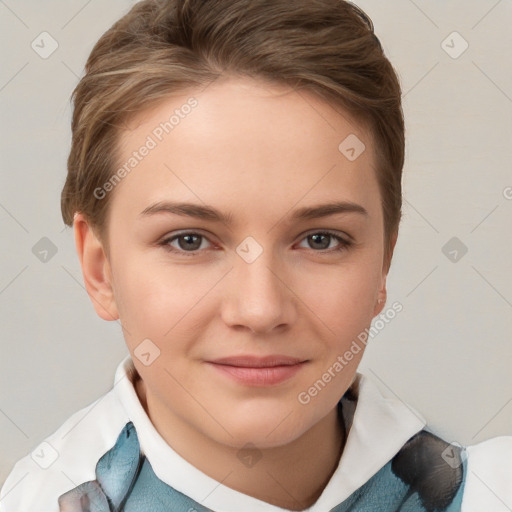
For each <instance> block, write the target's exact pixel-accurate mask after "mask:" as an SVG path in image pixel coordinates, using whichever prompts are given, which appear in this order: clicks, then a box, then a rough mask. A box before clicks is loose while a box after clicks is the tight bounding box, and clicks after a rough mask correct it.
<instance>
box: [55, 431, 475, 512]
mask: <svg viewBox="0 0 512 512" xmlns="http://www.w3.org/2000/svg"><path fill="white" fill-rule="evenodd" d="M465 468H466V464H465V457H464V451H463V450H461V449H460V448H457V447H455V446H453V445H450V444H448V443H446V442H444V441H442V440H441V439H439V438H438V437H436V436H434V435H433V434H431V433H429V432H427V431H425V430H423V431H421V432H419V433H418V434H416V435H415V436H413V437H412V438H411V439H410V440H409V441H408V442H407V443H406V444H405V445H404V447H403V448H402V449H401V450H400V451H399V452H398V453H397V455H396V456H395V457H394V458H393V459H392V460H391V461H390V462H389V463H388V464H386V465H385V466H384V467H383V468H382V469H381V470H380V471H379V472H378V473H377V474H375V475H374V476H373V477H372V478H371V479H370V480H368V482H366V483H365V484H364V485H363V486H362V487H360V488H359V489H358V490H357V491H356V492H354V493H353V494H352V495H351V496H350V497H349V498H348V499H347V500H345V501H344V502H343V503H340V504H339V505H338V506H336V507H334V508H333V509H332V510H331V511H330V512H356V511H360V512H363V511H364V512H372V511H375V512H398V511H400V512H456V511H460V509H461V504H462V495H463V488H464V475H465ZM59 507H60V508H59V510H60V512H140V511H141V510H151V512H169V511H173V512H190V511H191V510H192V511H195V512H211V510H210V509H208V508H206V507H204V506H202V505H200V504H199V503H197V502H195V501H194V500H192V499H191V498H189V497H187V496H185V495H184V494H182V493H180V492H178V491H176V490H175V489H173V488H172V487H171V486H169V485H167V484H166V483H164V482H162V481H161V480H160V479H159V478H158V477H157V476H156V475H155V473H154V472H153V469H152V467H151V464H150V463H149V461H148V460H147V458H146V457H144V456H143V455H142V454H141V452H140V446H139V441H138V437H137V432H136V430H135V427H134V425H133V423H132V422H129V423H127V424H126V425H125V427H124V428H123V430H122V432H121V434H120V435H119V437H118V439H117V442H116V444H115V446H114V447H113V448H112V449H111V450H109V451H108V452H107V453H106V454H105V455H103V457H101V459H100V460H99V461H98V464H97V466H96V480H93V481H91V482H86V483H84V484H82V485H80V486H78V487H76V488H75V489H73V490H71V491H69V492H67V493H66V494H64V495H62V496H61V497H60V498H59Z"/></svg>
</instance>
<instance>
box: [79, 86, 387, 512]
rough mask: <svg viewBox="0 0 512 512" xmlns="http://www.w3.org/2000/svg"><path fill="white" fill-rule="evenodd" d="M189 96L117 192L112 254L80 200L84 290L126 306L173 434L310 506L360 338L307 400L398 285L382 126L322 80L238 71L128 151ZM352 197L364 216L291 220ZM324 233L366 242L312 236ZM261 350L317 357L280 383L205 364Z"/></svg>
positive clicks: (338, 440)
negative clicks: (330, 95) (151, 351)
mask: <svg viewBox="0 0 512 512" xmlns="http://www.w3.org/2000/svg"><path fill="white" fill-rule="evenodd" d="M191 96H193V97H194V98H196V99H197V101H198V106H197V107H196V108H195V109H194V110H193V111H192V113H190V114H189V115H188V116H186V117H185V118H184V119H182V120H181V121H180V124H179V125H178V126H177V127H176V128H175V129H174V130H173V131H172V132H171V133H170V134H168V135H166V136H165V137H164V138H163V140H162V141H161V142H160V143H159V144H158V146H157V147H156V148H155V149H153V150H152V151H151V152H150V153H149V155H148V156H146V157H145V158H144V159H143V160H142V161H141V162H140V163H139V164H138V166H137V167H136V168H135V169H134V170H133V171H132V172H131V173H130V174H129V175H128V176H127V177H126V178H124V179H123V180H122V181H121V183H119V184H118V185H117V187H116V188H115V190H114V191H113V192H110V193H111V194H112V196H111V197H110V199H111V205H110V216H109V219H108V243H109V247H110V250H109V251H107V250H106V249H105V247H104V246H103V245H102V243H101V240H100V238H99V237H98V236H96V234H95V231H94V230H93V229H92V228H91V227H90V226H89V224H88V223H87V219H86V218H85V217H84V216H83V215H82V214H81V213H78V214H76V216H75V223H74V229H75V238H76V246H77V251H78V255H79V258H80V262H81V265H82V270H83V276H84V280H85V285H86V289H87V292H88V293H89V295H90V297H91V300H92V302H93V304H94V307H95V309H96V311H97V313H98V315H99V316H100V317H102V318H104V319H105V320H115V319H120V321H121V324H122V326H123V332H124V336H125V339H126V343H127V346H128V348H129V350H130V352H131V354H132V359H133V361H134V364H135V367H136V369H137V371H138V373H139V374H140V376H141V377H142V380H140V381H138V383H137V386H136V389H137V393H138V395H139V397H140V400H141V403H142V404H143V405H144V407H145V408H146V411H147V413H148V415H149V417H150V419H151V421H152V422H153V424H154V425H155V427H156V429H157V430H158V432H159V433H160V435H161V436H162V437H163V438H164V439H165V440H166V441H167V443H168V444H169V445H170V446H171V447H172V448H173V449H174V450H175V451H176V452H178V453H179V454H180V455H181V456H182V457H183V458H185V459H186V460H188V461H189V462H190V463H192V464H193V465H194V466H196V467H197V468H198V469H200V470H201V471H203V472H204V473H206V474H208V475H209V476H211V477H213V478H215V479H216V480H218V481H222V483H223V484H224V485H226V486H229V487H231V488H233V489H236V490H238V491H240V492H243V493H245V494H248V495H250V496H254V497H256V498H258V499H260V500H264V501H266V502H268V503H272V504H274V505H277V506H281V507H283V508H286V509H290V510H302V509H304V508H306V507H308V506H310V505H311V504H312V503H314V502H315V501H316V500H317V499H318V497H319V496H320V494H321V492H322V490H323V489H324V487H325V485H326V484H327V482H328V481H329V478H330V477H331V475H332V473H333V471H334V470H335V468H336V466H337V464H338V462H339V456H340V453H341V451H342V448H343V443H344V432H343V428H342V426H341V425H340V422H339V421H338V419H337V410H336V405H337V403H338V401H339V399H340V398H341V396H342V395H343V393H344V392H345V391H346V390H347V388H348V387H349V385H350V384H351V382H352V380H353V378H354V375H355V372H356V370H357V366H358V364H359V361H360V359H361V357H362V355H363V350H361V351H360V352H359V353H358V354H357V355H355V356H354V358H353V359H352V361H350V363H349V364H348V365H347V366H345V367H344V368H343V370H342V371H340V372H339V373H337V374H336V377H335V378H333V379H332V380H331V382H329V383H328V385H326V386H325V388H324V389H322V390H321V392H319V393H318V394H317V396H315V397H313V398H312V399H311V401H310V402H309V403H308V404H302V403H300V402H299V400H298V398H297V397H298V395H299V393H301V392H303V391H307V390H308V388H310V387H311V386H312V384H313V383H314V382H315V381H317V380H318V379H320V378H321V377H322V374H324V373H325V372H326V371H327V369H328V368H329V367H332V365H333V363H334V362H335V361H336V360H337V357H338V356H339V355H342V354H344V352H345V351H346V350H347V349H348V348H349V347H350V345H351V343H352V341H353V340H354V339H356V337H357V335H358V334H359V333H360V332H362V331H364V329H365V328H367V327H369V325H370V322H371V320H372V318H373V317H374V316H376V315H378V314H379V313H380V312H381V311H382V310H383V308H384V304H385V299H386V275H387V271H388V266H387V265H386V263H385V258H384V226H383V216H382V207H381V199H380V193H379V187H378V184H377V179H376V176H375V170H374V168H375V157H374V154H373V150H372V148H373V142H372V138H371V136H370V134H369V133H368V132H367V131H366V130H365V129H364V127H363V126H362V125H360V124H358V123H357V122H356V121H355V120H353V119H351V118H350V116H349V115H348V114H347V113H345V112H342V111H340V109H339V108H338V107H336V109H334V108H333V106H331V105H329V104H328V103H325V102H324V101H322V100H320V99H318V98H316V97H314V96H313V95H311V94H309V93H304V92H301V93H300V94H299V93H297V92H295V91H293V90H292V89H290V88H288V87H284V86H280V85H275V84H273V85H270V84H268V83H264V82H261V81H255V80H250V79H248V78H239V77H238V78H236V77H228V78H225V79H223V80H217V81H216V82H214V83H213V84H211V85H210V86H208V87H207V88H205V89H204V90H199V89H196V90H189V91H186V92H182V93H180V94H179V95H175V96H173V97H171V98H168V99H166V100H165V101H164V102H163V103H161V104H159V105H158V106H157V107H154V108H152V109H151V110H148V111H145V112H143V113H142V114H139V115H138V116H137V117H136V118H134V119H133V120H132V121H131V122H130V124H129V126H128V129H127V130H126V131H125V132H123V133H122V137H121V144H120V154H119V162H120V165H122V163H124V162H125V161H126V160H127V159H128V158H129V157H130V155H131V153H132V152H133V151H134V150H136V149H137V148H139V147H140V146H141V145H142V144H144V141H145V140H146V138H147V136H148V135H149V134H151V133H152V131H153V130H154V128H155V127H156V126H158V125H159V123H160V122H162V121H164V120H166V119H168V118H169V113H172V111H173V110H174V109H175V108H179V107H180V106H181V105H183V104H184V103H186V101H187V100H188V99H189V98H190V97H191ZM349 134H356V135H357V136H358V138H359V139H360V140H362V141H363V142H364V143H365V145H366V150H365V151H364V152H363V153H362V154H361V155H360V156H359V157H358V158H357V159H356V160H355V161H353V162H351V161H349V160H348V159H347V158H346V157H345V156H344V155H343V154H342V153H341V152H340V151H339V150H338V146H339V144H340V143H341V141H343V140H344V139H345V138H346V137H347V136H348V135H349ZM159 201H182V202H192V203H195V204H199V205H203V206H204V205H205V204H206V205H210V206H211V207H213V208H215V209H217V210H219V211H221V212H223V213H225V214H227V213H230V214H231V215H232V223H231V224H227V223H224V222H218V221H213V220H205V219H198V218H193V217H187V216H182V215H176V214H170V213H167V212H160V213H157V214H153V215H145V216H144V215H141V212H142V211H143V210H145V209H146V208H147V207H148V206H150V205H152V204H154V203H157V202H159ZM341 201H343V202H348V203H351V204H357V205H359V206H361V207H362V208H364V209H365V211H366V214H362V213H359V212H354V211H349V212H344V213H338V214H335V215H330V216H324V217H321V218H316V219H305V220H304V219H302V220H293V219H292V214H293V212H294V211H295V210H297V209H299V208H302V207H306V206H318V205H321V204H325V203H332V202H341ZM325 230H331V231H334V232H335V234H337V235H339V236H340V237H342V238H343V239H344V240H352V244H351V245H350V246H345V244H344V242H340V241H338V240H337V239H336V238H334V237H329V236H326V237H319V238H314V237H313V238H312V237H311V236H310V235H313V234H315V233H317V234H318V232H320V233H321V232H322V231H325ZM189 231H193V232H195V233H197V234H198V235H201V236H202V237H203V238H198V239H194V240H196V241H197V244H196V245H195V246H194V248H196V249H194V250H193V251H192V252H194V253H195V256H187V254H190V250H189V252H188V253H187V241H186V240H183V237H182V238H174V240H173V241H168V242H167V248H169V246H170V247H171V248H173V249H174V251H175V252H170V251H169V250H168V249H166V246H165V245H161V244H160V243H161V242H162V241H165V239H169V238H171V237H172V236H176V235H177V234H182V235H183V234H184V233H186V232H189ZM249 236H250V237H253V238H254V240H256V241H257V243H258V244H259V246H260V247H261V248H262V250H263V252H262V254H261V255H260V256H259V257H258V258H257V259H256V260H255V261H253V262H252V263H247V262H246V261H245V260H244V259H243V258H242V257H240V256H239V254H238V253H237V252H236V249H237V247H239V246H240V244H241V243H242V242H243V241H244V240H245V239H246V238H247V237H249ZM349 237H350V238H349ZM188 240H189V243H190V239H188ZM337 249H340V250H337ZM251 251H253V249H251ZM253 254H254V253H253ZM145 339H150V340H151V342H152V343H153V344H154V345H156V346H157V347H158V348H159V350H160V356H159V357H157V358H156V359H155V360H154V362H152V364H150V365H149V366H145V365H144V364H142V362H141V361H140V360H139V359H138V358H137V357H136V355H135V354H134V351H135V350H136V349H137V347H138V346H139V344H140V343H141V342H142V341H143V340H145ZM247 354H251V355H257V356H265V355H269V354H283V355H287V356H293V357H298V358H300V359H301V360H305V361H307V362H306V363H305V364H303V365H302V366H301V368H300V370H299V371H298V372H297V373H296V374H295V375H293V376H292V377H291V378H290V379H288V380H286V381H284V382H282V383H279V384H277V385H274V386H269V387H255V386H251V385H245V384H240V383H238V382H236V381H234V380H233V379H231V378H228V377H226V376H225V375H224V374H223V373H222V372H220V371H218V370H217V369H216V368H214V367H213V366H212V365H211V364H209V363H208V362H207V361H211V360H213V359H215V358H220V357H226V356H233V355H247ZM247 443H251V446H254V447H255V448H252V449H253V450H255V452H253V453H257V454H258V456H261V458H260V459H259V460H258V462H257V463H256V464H255V465H253V466H252V467H247V466H246V465H244V464H243V463H242V461H241V459H240V458H239V457H238V456H237V455H239V450H240V449H241V448H243V447H244V446H245V445H246V444H247ZM205 453H207V454H208V457H205V456H204V454H205Z"/></svg>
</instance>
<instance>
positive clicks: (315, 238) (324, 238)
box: [303, 231, 352, 252]
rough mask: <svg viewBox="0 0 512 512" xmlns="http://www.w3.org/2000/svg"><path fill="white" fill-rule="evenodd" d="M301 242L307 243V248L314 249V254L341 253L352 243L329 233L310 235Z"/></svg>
mask: <svg viewBox="0 0 512 512" xmlns="http://www.w3.org/2000/svg"><path fill="white" fill-rule="evenodd" d="M303 240H306V241H307V244H308V247H307V248H309V249H314V250H315V251H316V252H331V251H342V250H344V249H346V248H348V247H349V246H350V245H351V243H352V242H350V241H349V240H345V239H344V238H342V237H341V236H339V235H337V234H334V233H330V232H329V231H318V232H316V233H311V234H309V235H307V236H306V237H305V238H304V239H303ZM333 241H334V242H335V244H334V245H332V242H333Z"/></svg>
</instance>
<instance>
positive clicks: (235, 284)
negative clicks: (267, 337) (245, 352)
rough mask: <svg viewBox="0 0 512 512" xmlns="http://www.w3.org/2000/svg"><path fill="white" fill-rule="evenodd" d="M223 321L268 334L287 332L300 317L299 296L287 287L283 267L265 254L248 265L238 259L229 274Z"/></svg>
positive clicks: (234, 326) (230, 324)
mask: <svg viewBox="0 0 512 512" xmlns="http://www.w3.org/2000/svg"><path fill="white" fill-rule="evenodd" d="M228 279H229V281H228V283H227V287H228V289H227V290H226V295H224V300H223V304H222V318H223V320H224V322H225V323H226V324H227V325H229V326H230V327H233V328H236V329H247V330H250V331H252V332H254V333H259V334H267V333H270V332H272V331H273V330H277V329H279V330H284V329H286V327H289V326H290V325H292V323H293V322H294V320H295V318H296V314H297V313H296V303H297V301H296V297H295V295H294V294H293V291H292V290H291V289H290V287H289V286H287V284H286V281H287V279H286V275H285V272H284V270H283V265H280V264H278V263H277V262H276V261H275V260H274V259H273V258H272V255H271V254H267V253H266V252H265V251H264V252H263V254H261V255H260V256H259V258H258V259H256V261H253V262H252V263H247V262H246V261H244V260H243V259H242V258H239V257H238V256H236V259H235V263H234V268H233V270H232V271H231V272H230V273H229V276H228Z"/></svg>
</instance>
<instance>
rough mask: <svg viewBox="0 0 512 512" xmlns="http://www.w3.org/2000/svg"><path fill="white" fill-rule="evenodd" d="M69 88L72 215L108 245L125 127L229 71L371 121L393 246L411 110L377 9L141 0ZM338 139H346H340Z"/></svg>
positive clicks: (331, 2) (257, 0)
mask: <svg viewBox="0 0 512 512" xmlns="http://www.w3.org/2000/svg"><path fill="white" fill-rule="evenodd" d="M85 71H86V73H85V76H84V77H83V78H82V79H81V80H80V82H79V84H78V85H77V87H76V89H75V90H74V92H73V101H74V112H73V120H72V132H73V136H72V146H71V151H70V155H69V158H68V175H67V179H66V183H65V185H64V188H63V190H62V196H61V209H62V216H63V219H64V222H65V223H66V224H67V225H69V226H71V225H72V224H73V216H74V214H75V212H82V213H83V214H84V215H85V217H86V218H87V219H88V221H89V222H90V224H91V226H93V227H94V228H95V229H96V230H97V232H98V234H99V235H100V236H101V237H102V238H103V242H104V243H106V237H105V236H104V235H105V234H106V226H107V223H108V207H109V197H105V198H104V199H98V198H97V197H96V196H95V194H94V190H95V189H96V188H97V187H99V186H101V184H104V183H106V182H107V181H108V180H109V179H110V178H111V176H112V175H113V174H114V172H115V168H116V165H117V156H116V155H117V147H118V140H119V135H120V133H121V131H122V128H123V125H125V123H126V122H127V121H128V120H129V119H130V118H131V117H133V116H135V115H136V114H137V113H140V112H141V111H143V110H144V109H145V108H148V107H149V106H151V105H152V104H155V103H156V102H158V101H162V100H163V99H164V98H165V97H166V96H169V95H170V94H172V93H176V92H179V91H181V90H184V89H186V88H188V87H193V86H200V85H206V84H208V83H211V82H212V81H214V80H215V79H216V78H218V77H219V76H221V75H223V74H228V73H229V74H235V75H238V76H247V77H252V78H261V79H264V80H269V81H271V82H275V83H278V84H287V85H290V86H292V87H293V88H294V89H296V90H304V91H308V92H310V93H313V94H316V95H317V96H319V97H321V98H322V99H324V100H326V101H327V102H329V103H330V104H332V105H339V106H340V107H342V108H345V109H346V110H347V111H348V112H350V113H351V114H353V115H354V117H355V118H356V119H357V120H359V121H361V122H363V123H365V125H367V126H369V128H370V130H371V133H372V135H373V138H374V141H375V154H376V158H377V162H376V165H377V168H376V172H377V179H378V182H379V187H380V192H381V198H382V208H383V216H384V229H385V236H386V253H387V254H388V255H389V254H390V252H391V251H390V249H391V239H392V235H393V234H394V233H396V232H397V231H398V225H399V222H400V217H401V206H402V193H401V176H402V167H403V163H404V120H403V113H402V106H401V89H400V84H399V81H398V77H397V75H396V73H395V71H394V69H393V67H392V65H391V63H390V62H389V61H388V59H387V58H386V56H385V55H384V52H383V49H382V47H381V44H380V42H379V40H378V38H377V37H376V36H375V34H374V30H373V24H372V22H371V20H370V18H369V17H368V16H367V15H366V14H365V13H364V12H363V11H362V10H361V9H359V8H358V7H356V6H355V5H353V4H351V3H349V2H346V1H344V0H294V1H290V0H143V1H141V2H139V3H137V4H135V6H134V7H133V8H132V9H131V10H130V11H129V12H128V14H126V15H125V16H124V17H123V18H121V19H120V20H119V21H117V22H116V23H115V24H114V25H113V26H112V27H111V28H110V29H109V30H108V31H107V32H106V33H105V34H104V35H103V36H102V37H101V38H100V40H99V41H98V42H97V43H96V45H95V46H94V48H93V50H92V52H91V54H90V56H89V58H88V60H87V64H86V68H85ZM340 142H341V141H340Z"/></svg>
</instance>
